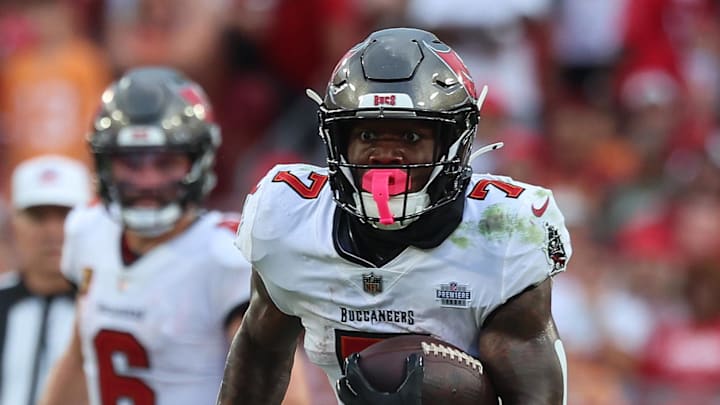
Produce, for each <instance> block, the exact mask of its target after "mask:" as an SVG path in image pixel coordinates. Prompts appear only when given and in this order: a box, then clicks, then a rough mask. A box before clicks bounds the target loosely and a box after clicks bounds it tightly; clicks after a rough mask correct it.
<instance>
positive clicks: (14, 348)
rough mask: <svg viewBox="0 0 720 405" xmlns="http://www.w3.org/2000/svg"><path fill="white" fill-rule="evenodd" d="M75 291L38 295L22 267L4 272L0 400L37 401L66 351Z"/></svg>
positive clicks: (21, 404) (0, 278) (1, 403)
mask: <svg viewBox="0 0 720 405" xmlns="http://www.w3.org/2000/svg"><path fill="white" fill-rule="evenodd" d="M74 307H75V306H74V300H73V298H72V294H63V295H53V296H38V295H33V294H32V293H31V292H30V291H29V290H28V289H27V287H26V286H25V285H24V284H23V281H22V278H21V277H20V275H19V274H18V273H17V272H9V273H4V274H0V366H1V367H0V405H34V404H35V402H36V401H37V400H38V399H39V397H40V395H41V393H42V390H43V388H44V385H45V382H46V379H47V375H48V373H49V371H50V369H51V367H52V366H53V363H55V361H56V360H57V359H58V358H59V357H60V356H61V355H62V353H63V352H64V351H65V349H66V347H67V345H68V342H69V340H70V336H71V334H72V327H73V320H74V316H75V310H74Z"/></svg>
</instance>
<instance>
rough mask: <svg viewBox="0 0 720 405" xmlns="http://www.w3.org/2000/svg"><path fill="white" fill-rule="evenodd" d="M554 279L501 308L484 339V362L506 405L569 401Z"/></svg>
mask: <svg viewBox="0 0 720 405" xmlns="http://www.w3.org/2000/svg"><path fill="white" fill-rule="evenodd" d="M551 287H552V279H550V278H548V279H546V280H545V281H543V282H542V283H540V284H539V285H537V286H534V287H531V288H528V289H527V290H525V291H523V292H522V293H520V294H518V295H516V296H515V297H513V298H511V299H510V300H508V301H507V302H506V303H505V304H503V305H501V306H500V307H498V308H497V309H496V310H495V311H494V312H493V313H492V314H491V315H490V316H489V317H488V319H487V320H486V322H485V324H484V326H483V328H482V331H481V334H480V339H479V343H478V344H479V351H480V357H481V360H482V361H483V364H484V365H485V367H486V368H487V369H488V371H489V375H490V378H491V380H492V382H493V386H494V387H495V389H496V391H497V392H498V394H500V395H501V397H502V398H503V403H504V404H519V403H523V404H536V403H538V404H541V403H542V404H547V403H552V404H560V403H561V401H562V397H563V390H564V386H563V385H564V383H563V367H562V364H561V363H562V359H559V358H558V354H557V351H556V345H557V342H559V337H558V334H557V329H556V328H555V322H554V321H553V318H552V314H551V311H550V294H551Z"/></svg>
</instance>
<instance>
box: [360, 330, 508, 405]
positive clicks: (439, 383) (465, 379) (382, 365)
mask: <svg viewBox="0 0 720 405" xmlns="http://www.w3.org/2000/svg"><path fill="white" fill-rule="evenodd" d="M412 353H418V354H420V355H422V357H423V364H424V376H423V390H422V403H423V405H434V404H438V405H440V404H453V405H466V404H467V405H470V404H473V405H486V404H487V405H490V404H493V405H495V404H497V403H498V401H497V396H496V395H495V392H494V390H493V388H492V385H491V383H490V380H489V378H488V376H487V374H486V373H484V371H483V367H482V363H480V361H479V360H477V359H475V358H473V357H472V356H470V355H469V354H467V353H465V352H463V351H462V350H460V349H458V348H456V347H455V346H453V345H451V344H449V343H446V342H443V341H442V340H438V339H434V338H431V337H428V336H422V335H402V336H397V337H393V338H389V339H385V340H383V341H381V342H378V343H375V344H374V345H372V346H370V347H368V348H366V349H365V350H363V351H361V352H360V360H359V361H358V364H359V366H360V369H361V370H362V372H363V375H364V376H365V378H366V379H367V380H368V382H369V383H370V384H371V385H372V387H373V388H375V389H376V390H378V391H382V392H394V391H396V390H397V388H398V387H399V386H400V384H401V383H402V381H403V379H404V378H405V360H406V359H407V357H408V356H409V355H410V354H412Z"/></svg>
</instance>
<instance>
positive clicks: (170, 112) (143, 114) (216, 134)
mask: <svg viewBox="0 0 720 405" xmlns="http://www.w3.org/2000/svg"><path fill="white" fill-rule="evenodd" d="M220 140H221V136H220V129H219V127H218V126H217V125H216V124H215V123H214V122H213V118H212V108H211V106H210V104H209V102H208V100H207V96H206V95H205V93H204V91H203V90H202V88H201V87H200V86H199V85H198V84H196V83H194V82H193V81H191V80H189V79H188V78H186V77H185V76H183V75H182V74H180V73H179V72H177V71H175V70H172V69H167V68H161V67H148V68H137V69H133V70H130V71H128V72H127V73H126V74H125V75H124V76H123V77H121V78H120V79H119V80H118V81H116V82H114V83H113V84H111V85H110V86H109V87H108V88H107V90H105V92H104V93H103V95H102V102H101V106H100V109H99V111H98V113H97V115H96V116H95V119H94V123H93V128H92V132H91V134H90V136H89V143H90V147H91V150H92V154H93V157H94V158H95V164H96V169H97V176H98V187H99V195H100V197H101V198H102V200H103V202H104V203H105V204H106V206H107V207H108V208H109V210H110V212H111V214H113V215H114V216H117V217H119V218H120V219H121V221H122V223H123V224H124V225H125V226H126V227H128V228H129V229H132V230H134V231H137V232H140V233H143V234H146V235H152V234H162V233H164V232H166V231H168V230H169V229H171V227H172V226H173V225H174V224H175V222H177V220H178V219H179V218H180V217H181V216H182V213H183V212H184V211H185V209H186V208H187V206H188V205H189V204H198V203H199V202H200V201H201V200H202V199H203V198H204V197H205V196H206V195H207V194H208V193H209V192H210V191H211V190H212V188H213V187H214V185H215V174H214V172H213V164H214V161H215V152H216V150H217V148H218V146H219V145H220ZM167 151H178V152H182V153H185V154H187V156H189V158H190V162H191V167H190V170H189V171H188V173H187V175H186V176H185V177H184V178H183V179H182V180H181V181H179V182H173V184H169V185H168V187H167V188H168V189H169V190H170V191H169V192H167V190H165V191H166V192H165V195H166V197H164V201H163V202H162V204H164V205H163V206H161V207H158V208H138V207H133V206H132V205H130V204H128V203H127V201H126V198H125V197H126V194H127V188H129V187H131V185H128V184H119V182H118V181H116V180H114V179H113V176H112V173H111V158H112V157H113V156H115V155H118V154H124V153H142V152H147V153H151V152H167ZM167 195H170V197H167Z"/></svg>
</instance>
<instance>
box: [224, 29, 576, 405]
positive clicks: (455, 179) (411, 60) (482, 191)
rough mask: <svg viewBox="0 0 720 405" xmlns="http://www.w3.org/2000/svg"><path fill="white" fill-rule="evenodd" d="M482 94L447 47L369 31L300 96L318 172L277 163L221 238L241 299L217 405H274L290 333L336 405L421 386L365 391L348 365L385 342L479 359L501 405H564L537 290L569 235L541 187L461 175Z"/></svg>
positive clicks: (563, 254)
mask: <svg viewBox="0 0 720 405" xmlns="http://www.w3.org/2000/svg"><path fill="white" fill-rule="evenodd" d="M485 92H486V89H483V91H482V92H481V93H479V94H478V92H477V90H476V88H475V84H474V83H473V81H472V79H471V77H470V75H469V73H468V71H467V68H466V67H465V65H464V64H463V63H462V61H461V60H460V58H459V57H458V55H457V54H456V53H455V52H454V51H453V50H452V49H451V48H449V47H448V46H447V45H446V44H445V43H443V42H441V41H440V40H438V39H437V38H436V37H435V35H433V34H431V33H429V32H426V31H422V30H417V29H406V28H393V29H387V30H381V31H377V32H375V33H373V34H371V35H370V36H369V37H368V38H367V39H366V40H365V41H364V42H361V43H360V44H358V45H357V46H355V47H353V48H352V49H350V50H349V51H348V53H347V54H346V55H345V57H344V58H343V59H342V60H341V61H340V62H339V64H338V65H337V67H336V68H335V70H334V72H333V74H332V76H331V79H330V82H329V84H328V87H327V92H326V94H325V97H324V99H323V98H322V97H320V96H319V95H317V94H315V93H312V92H309V95H311V98H313V99H315V101H316V102H317V103H318V104H319V105H320V134H321V136H322V138H323V140H324V142H325V145H326V147H327V153H328V157H327V162H328V166H329V167H328V168H320V167H315V166H310V165H302V164H296V165H281V166H276V167H275V168H274V169H272V170H271V171H270V172H269V173H268V174H267V175H266V177H265V178H264V180H262V181H261V182H260V183H259V185H258V187H257V189H256V191H255V192H254V193H253V194H251V195H250V196H248V198H247V200H246V203H245V207H244V210H243V220H242V224H241V226H240V229H239V232H238V238H237V240H236V244H237V246H238V247H239V248H240V249H241V250H242V252H243V253H244V255H245V257H246V258H248V260H250V261H251V263H252V265H253V283H252V285H253V293H252V297H251V301H250V306H249V308H248V311H247V313H246V314H245V321H244V322H243V324H242V326H241V328H240V330H239V331H238V334H237V336H236V337H235V339H234V341H233V343H232V348H231V351H230V354H229V358H228V363H227V366H226V370H225V376H224V379H223V385H222V388H221V392H220V395H219V400H218V403H219V404H223V405H230V404H236V403H243V404H263V405H264V404H271V403H279V402H280V400H281V399H282V397H283V393H284V391H285V388H286V386H287V382H288V380H289V377H290V370H291V365H292V362H293V353H294V351H295V342H296V338H297V336H298V335H299V334H300V333H301V332H302V331H303V329H304V331H305V340H304V346H305V350H306V352H307V354H308V356H309V358H310V360H311V361H313V362H314V363H315V364H317V365H319V366H320V367H322V368H323V369H324V370H325V372H326V373H327V375H328V377H329V379H330V380H331V382H332V383H333V385H336V389H337V393H338V396H339V398H340V400H341V401H342V402H343V403H345V404H375V405H377V404H400V403H402V404H408V403H416V402H407V401H406V400H405V399H406V398H419V397H420V395H419V394H418V393H419V392H420V391H421V389H422V384H421V383H418V381H419V380H418V379H407V380H406V382H407V383H406V384H402V385H401V388H400V389H399V390H398V391H397V392H393V393H382V392H377V391H375V390H374V389H373V387H368V386H367V382H366V380H365V379H364V378H362V372H361V370H360V369H359V366H358V357H357V356H349V355H350V354H352V353H354V352H360V351H362V349H363V348H365V347H367V346H368V345H370V344H372V343H374V342H377V341H379V340H381V339H383V338H387V337H390V336H394V335H398V334H429V335H432V336H434V337H436V338H439V339H441V340H444V341H446V342H448V343H450V344H452V345H454V346H456V347H458V348H460V349H462V350H464V351H466V352H468V353H470V354H472V355H474V356H477V357H478V358H479V359H480V360H481V361H482V363H483V365H484V366H485V370H487V372H488V373H489V376H490V379H491V381H492V385H493V386H494V388H495V390H496V392H497V393H498V395H499V397H501V398H502V403H503V404H504V405H515V404H522V405H528V404H564V403H565V401H566V399H565V396H566V394H565V392H566V366H565V364H566V361H565V354H564V349H563V345H562V342H561V340H560V338H559V337H558V334H557V331H556V328H555V324H554V320H553V318H552V315H551V311H550V295H551V294H550V293H551V284H552V281H551V278H552V276H553V275H555V274H556V273H559V272H562V271H564V270H565V269H566V266H567V261H568V260H569V258H570V256H571V246H570V240H569V235H568V232H567V229H566V228H565V225H564V219H563V216H562V214H561V213H560V211H559V209H558V207H557V205H556V203H555V200H554V198H553V195H552V192H551V191H550V190H547V189H545V188H541V187H537V186H534V185H530V184H526V183H522V182H519V181H516V180H513V179H511V178H509V177H503V176H495V175H477V174H472V170H471V169H470V166H469V164H470V161H471V160H472V159H473V158H474V157H477V156H478V155H480V154H481V153H483V152H485V151H489V150H492V149H497V148H498V147H499V146H500V145H499V144H493V145H489V146H487V147H484V148H481V149H479V150H478V151H476V152H475V153H474V154H472V156H471V151H470V149H471V145H472V143H473V138H474V136H475V132H476V127H477V123H478V115H479V108H480V107H481V106H482V101H483V99H484V97H485V94H486V93H485ZM422 367H423V366H422V364H421V363H412V364H411V367H408V369H407V370H406V373H407V375H408V376H411V375H413V374H414V373H415V372H416V371H418V370H417V369H418V368H422ZM343 373H345V375H346V376H344V375H343ZM361 393H363V394H361ZM418 401H419V400H418ZM417 403H420V402H417Z"/></svg>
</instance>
